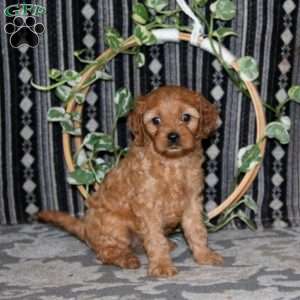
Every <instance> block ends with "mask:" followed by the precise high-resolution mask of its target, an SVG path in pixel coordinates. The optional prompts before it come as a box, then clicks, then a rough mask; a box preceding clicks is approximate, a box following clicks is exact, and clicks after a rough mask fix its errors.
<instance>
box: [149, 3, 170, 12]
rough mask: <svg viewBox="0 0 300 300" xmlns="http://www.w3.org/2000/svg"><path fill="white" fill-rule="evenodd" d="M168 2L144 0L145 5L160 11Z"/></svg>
mask: <svg viewBox="0 0 300 300" xmlns="http://www.w3.org/2000/svg"><path fill="white" fill-rule="evenodd" d="M168 4H169V1H168V0H146V1H145V5H146V6H147V7H149V8H152V9H154V10H155V11H157V12H161V11H162V10H163V9H164V8H166V7H167V6H168Z"/></svg>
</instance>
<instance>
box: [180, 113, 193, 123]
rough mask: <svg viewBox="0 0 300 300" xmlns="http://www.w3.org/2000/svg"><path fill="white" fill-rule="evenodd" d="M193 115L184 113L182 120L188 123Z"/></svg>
mask: <svg viewBox="0 0 300 300" xmlns="http://www.w3.org/2000/svg"><path fill="white" fill-rule="evenodd" d="M191 118H192V116H191V115H190V114H183V115H182V121H183V122H185V123H188V122H189V121H191Z"/></svg>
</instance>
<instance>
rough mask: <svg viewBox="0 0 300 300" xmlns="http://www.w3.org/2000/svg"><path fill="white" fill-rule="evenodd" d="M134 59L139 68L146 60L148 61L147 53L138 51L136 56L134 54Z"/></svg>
mask: <svg viewBox="0 0 300 300" xmlns="http://www.w3.org/2000/svg"><path fill="white" fill-rule="evenodd" d="M134 61H135V63H136V64H137V66H138V67H139V68H141V67H143V66H144V65H145V62H146V58H145V55H144V53H141V52H139V53H137V54H136V55H135V56H134Z"/></svg>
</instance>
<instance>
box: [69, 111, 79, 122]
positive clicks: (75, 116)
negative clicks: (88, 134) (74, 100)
mask: <svg viewBox="0 0 300 300" xmlns="http://www.w3.org/2000/svg"><path fill="white" fill-rule="evenodd" d="M69 115H70V119H71V120H73V121H76V122H81V121H82V120H81V113H80V112H77V111H75V112H71V113H69Z"/></svg>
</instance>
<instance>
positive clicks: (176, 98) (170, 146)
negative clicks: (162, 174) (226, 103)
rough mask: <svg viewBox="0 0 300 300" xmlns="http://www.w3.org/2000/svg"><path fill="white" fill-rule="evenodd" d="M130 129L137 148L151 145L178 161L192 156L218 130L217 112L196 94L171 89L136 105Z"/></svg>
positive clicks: (168, 88)
mask: <svg viewBox="0 0 300 300" xmlns="http://www.w3.org/2000/svg"><path fill="white" fill-rule="evenodd" d="M129 127H130V128H131V130H132V132H133V135H134V138H135V140H134V141H135V143H136V144H137V145H139V146H143V145H144V144H145V143H146V142H147V141H148V142H152V143H153V146H154V149H155V150H156V152H158V153H159V154H161V155H163V156H167V157H179V156H183V155H186V154H188V153H190V152H192V151H193V150H194V149H195V146H196V143H197V141H198V140H199V139H201V138H205V137H207V136H208V135H209V134H210V133H211V132H212V131H213V130H214V129H216V127H217V111H216V109H215V107H214V106H213V105H211V104H210V103H209V102H208V101H207V100H205V99H204V98H203V97H202V96H200V95H198V94H196V93H195V92H192V91H190V90H188V89H186V88H182V87H176V86H168V87H163V88H159V89H157V90H155V91H153V92H152V93H150V94H149V95H147V96H144V97H141V98H140V99H139V100H138V101H137V105H136V108H135V110H134V111H133V112H132V113H131V114H130V116H129Z"/></svg>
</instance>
